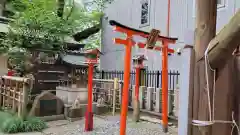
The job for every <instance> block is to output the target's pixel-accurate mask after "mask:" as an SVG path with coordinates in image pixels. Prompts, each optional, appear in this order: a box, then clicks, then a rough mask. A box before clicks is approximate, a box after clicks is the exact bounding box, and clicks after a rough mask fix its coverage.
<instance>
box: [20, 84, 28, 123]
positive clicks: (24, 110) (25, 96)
mask: <svg viewBox="0 0 240 135" xmlns="http://www.w3.org/2000/svg"><path fill="white" fill-rule="evenodd" d="M28 90H29V85H28V84H27V83H24V84H23V102H22V119H24V120H25V118H26V115H27V102H28Z"/></svg>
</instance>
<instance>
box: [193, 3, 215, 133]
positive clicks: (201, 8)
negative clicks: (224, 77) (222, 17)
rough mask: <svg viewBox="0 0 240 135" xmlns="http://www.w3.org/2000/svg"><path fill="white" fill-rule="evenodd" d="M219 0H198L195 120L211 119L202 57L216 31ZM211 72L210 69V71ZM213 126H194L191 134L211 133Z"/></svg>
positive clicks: (211, 77) (211, 78)
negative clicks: (200, 127)
mask: <svg viewBox="0 0 240 135" xmlns="http://www.w3.org/2000/svg"><path fill="white" fill-rule="evenodd" d="M216 16H217V0H197V20H196V30H195V32H196V33H195V68H194V91H193V107H192V109H193V115H192V117H193V120H202V121H208V120H209V110H208V98H207V97H208V96H207V92H206V77H205V61H204V59H202V57H203V56H204V53H205V50H206V49H207V47H208V44H209V42H210V41H211V40H212V39H213V38H214V36H215V33H216ZM209 73H210V71H209ZM209 80H210V81H211V82H209V83H210V95H211V97H212V89H211V88H212V84H213V83H212V81H213V76H212V75H211V74H209ZM210 134H211V126H207V128H204V130H202V129H201V130H199V127H197V126H193V129H192V132H191V135H210Z"/></svg>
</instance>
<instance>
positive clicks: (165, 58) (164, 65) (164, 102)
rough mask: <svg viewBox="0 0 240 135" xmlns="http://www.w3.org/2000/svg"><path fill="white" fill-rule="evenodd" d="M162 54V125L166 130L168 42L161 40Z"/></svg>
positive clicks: (164, 130) (165, 130)
mask: <svg viewBox="0 0 240 135" xmlns="http://www.w3.org/2000/svg"><path fill="white" fill-rule="evenodd" d="M163 46H164V47H163V51H162V53H163V55H162V113H163V116H162V126H163V132H164V133H167V132H168V43H167V42H166V41H165V42H163Z"/></svg>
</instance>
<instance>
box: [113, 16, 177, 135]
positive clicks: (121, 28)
mask: <svg viewBox="0 0 240 135" xmlns="http://www.w3.org/2000/svg"><path fill="white" fill-rule="evenodd" d="M109 23H110V25H112V26H114V28H113V30H114V31H117V32H121V33H125V34H126V35H127V38H126V39H119V38H116V39H114V43H115V44H123V45H125V49H126V50H125V59H124V60H125V61H124V78H123V79H124V80H123V82H124V86H123V91H122V103H121V104H122V107H121V120H120V135H125V134H126V119H127V111H128V96H129V93H128V92H129V91H128V89H129V83H128V82H130V70H131V52H132V47H133V46H134V45H135V44H136V43H135V42H134V41H133V39H132V38H133V36H134V35H138V36H141V37H143V38H148V37H149V35H150V33H148V32H145V31H140V30H137V29H133V28H130V27H128V26H125V25H123V24H120V23H118V22H116V21H114V20H110V21H109ZM157 40H158V41H162V44H163V47H160V46H155V47H153V48H148V47H147V45H146V43H138V44H137V45H138V47H139V48H147V49H152V50H157V51H162V53H163V54H162V100H163V101H162V113H163V116H162V121H163V122H162V126H163V131H164V132H167V131H168V53H174V50H173V49H170V48H168V45H169V44H175V43H176V41H177V38H170V37H164V36H160V35H158V37H157Z"/></svg>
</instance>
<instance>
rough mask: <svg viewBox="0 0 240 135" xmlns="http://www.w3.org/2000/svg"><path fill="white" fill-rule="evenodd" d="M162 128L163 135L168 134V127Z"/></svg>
mask: <svg viewBox="0 0 240 135" xmlns="http://www.w3.org/2000/svg"><path fill="white" fill-rule="evenodd" d="M162 127H163V133H167V132H168V125H162Z"/></svg>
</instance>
